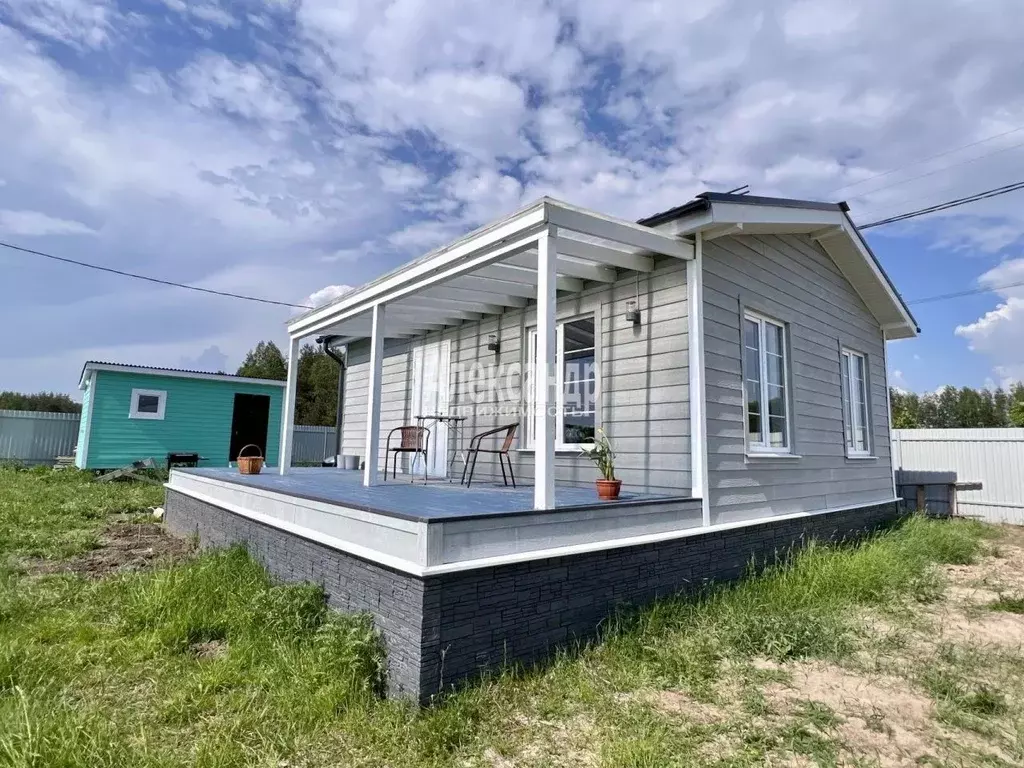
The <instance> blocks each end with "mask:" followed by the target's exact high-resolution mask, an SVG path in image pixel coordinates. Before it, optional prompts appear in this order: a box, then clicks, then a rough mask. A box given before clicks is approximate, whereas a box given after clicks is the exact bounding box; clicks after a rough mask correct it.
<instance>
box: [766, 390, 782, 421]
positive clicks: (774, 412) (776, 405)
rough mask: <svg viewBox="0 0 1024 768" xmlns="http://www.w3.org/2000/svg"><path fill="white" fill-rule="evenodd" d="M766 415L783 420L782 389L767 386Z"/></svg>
mask: <svg viewBox="0 0 1024 768" xmlns="http://www.w3.org/2000/svg"><path fill="white" fill-rule="evenodd" d="M768 415H769V416H778V417H779V418H785V416H786V390H784V389H783V388H782V387H776V386H773V385H771V384H769V385H768Z"/></svg>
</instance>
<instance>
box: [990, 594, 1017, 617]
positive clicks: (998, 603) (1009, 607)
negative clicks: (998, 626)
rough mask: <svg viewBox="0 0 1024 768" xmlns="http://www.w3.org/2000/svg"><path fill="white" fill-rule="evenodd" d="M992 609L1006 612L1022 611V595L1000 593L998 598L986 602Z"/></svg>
mask: <svg viewBox="0 0 1024 768" xmlns="http://www.w3.org/2000/svg"><path fill="white" fill-rule="evenodd" d="M988 607H989V608H991V609H992V610H993V611H1005V612H1006V613H1024V597H1022V596H1020V595H1014V596H1012V597H1008V596H1007V595H1000V596H999V598H998V599H996V600H993V601H992V602H991V603H989V604H988Z"/></svg>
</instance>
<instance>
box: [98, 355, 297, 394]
mask: <svg viewBox="0 0 1024 768" xmlns="http://www.w3.org/2000/svg"><path fill="white" fill-rule="evenodd" d="M92 371H120V372H123V373H138V374H143V375H150V376H173V377H175V378H180V379H200V380H205V381H230V382H234V383H235V384H269V385H271V386H275V387H283V386H285V382H283V381H279V380H277V379H257V378H253V377H251V376H239V375H237V374H234V373H210V372H209V371H193V370H189V369H187V368H159V367H156V366H149V365H127V364H125V363H108V362H104V361H102V360H87V361H86V363H85V365H83V366H82V375H81V376H79V377H78V388H79V389H84V388H85V381H86V379H87V378H88V375H89V373H90V372H92Z"/></svg>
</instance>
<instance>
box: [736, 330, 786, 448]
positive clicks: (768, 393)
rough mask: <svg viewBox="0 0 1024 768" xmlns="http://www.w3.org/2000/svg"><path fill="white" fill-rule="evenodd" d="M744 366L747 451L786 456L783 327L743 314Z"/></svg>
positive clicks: (784, 341) (784, 335)
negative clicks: (784, 454) (783, 454)
mask: <svg viewBox="0 0 1024 768" xmlns="http://www.w3.org/2000/svg"><path fill="white" fill-rule="evenodd" d="M743 363H744V365H743V375H744V377H745V381H744V382H743V388H744V400H745V402H746V417H747V418H746V424H747V448H748V449H749V450H750V451H751V452H755V453H756V452H765V453H789V451H790V423H789V392H788V385H787V381H788V378H789V361H788V360H787V352H786V326H784V325H783V324H782V323H779V322H776V321H774V320H769V319H768V318H767V317H763V316H762V315H757V314H754V313H752V312H746V313H744V315H743Z"/></svg>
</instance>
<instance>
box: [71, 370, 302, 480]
mask: <svg viewBox="0 0 1024 768" xmlns="http://www.w3.org/2000/svg"><path fill="white" fill-rule="evenodd" d="M79 387H80V388H81V389H82V420H81V426H80V427H79V433H78V447H77V449H76V451H75V464H76V465H77V466H78V467H79V468H81V469H111V468H117V467H123V466H125V465H128V464H130V463H132V462H133V461H139V460H142V459H150V458H151V459H154V460H155V461H156V463H157V465H162V464H163V463H164V462H165V461H166V459H167V454H168V453H198V454H199V455H200V456H201V457H202V461H201V462H200V464H199V466H203V467H226V466H229V463H230V461H231V460H232V459H233V458H234V457H233V456H231V455H229V454H230V452H231V451H232V449H234V451H235V453H237V451H238V448H239V442H238V441H239V440H240V439H241V440H245V439H246V436H247V435H249V434H252V433H253V430H254V429H255V433H256V434H257V435H260V434H262V422H263V413H264V410H265V412H266V435H265V443H266V445H265V458H266V460H267V464H268V465H271V466H273V465H276V464H277V461H278V447H279V442H280V430H281V407H282V403H283V400H284V382H283V381H271V380H267V379H250V378H245V377H242V376H231V375H227V374H213V373H202V372H199V371H182V370H175V369H168V368H146V367H141V366H134V365H120V364H116V363H100V362H88V363H86V364H85V367H84V368H83V369H82V378H81V381H80V382H79ZM236 407H237V409H238V412H237V414H236ZM233 436H234V441H233ZM250 442H255V440H250ZM233 443H234V444H233ZM245 455H251V452H250V451H247V452H246V454H245Z"/></svg>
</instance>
